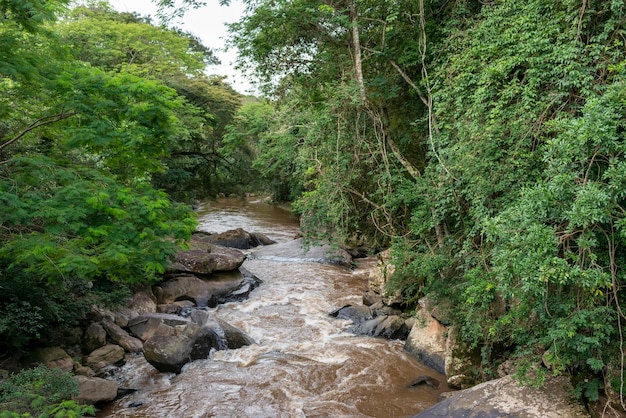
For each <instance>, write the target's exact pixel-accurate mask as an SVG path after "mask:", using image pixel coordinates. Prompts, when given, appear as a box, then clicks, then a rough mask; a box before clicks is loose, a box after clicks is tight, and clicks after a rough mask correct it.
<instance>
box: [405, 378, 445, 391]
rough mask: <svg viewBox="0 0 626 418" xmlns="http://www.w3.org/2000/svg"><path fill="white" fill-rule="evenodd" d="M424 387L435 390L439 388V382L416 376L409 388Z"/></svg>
mask: <svg viewBox="0 0 626 418" xmlns="http://www.w3.org/2000/svg"><path fill="white" fill-rule="evenodd" d="M424 385H425V386H430V387H431V388H433V389H437V388H438V387H439V380H437V379H435V378H434V377H431V376H418V377H417V378H416V379H415V380H414V381H413V383H411V384H410V385H409V386H410V387H416V386H424Z"/></svg>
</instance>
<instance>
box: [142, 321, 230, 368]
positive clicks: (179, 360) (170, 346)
mask: <svg viewBox="0 0 626 418" xmlns="http://www.w3.org/2000/svg"><path fill="white" fill-rule="evenodd" d="M217 346H218V337H217V335H216V334H215V331H214V330H212V329H210V328H208V327H201V326H200V325H198V324H196V323H193V322H189V323H188V324H187V325H185V326H184V327H180V326H179V327H169V326H167V325H163V324H162V325H161V326H160V327H159V329H158V330H157V332H155V334H154V335H153V336H152V337H150V339H148V341H146V342H145V343H144V350H143V355H144V357H145V359H146V361H148V363H150V364H151V365H152V366H154V367H155V368H156V369H157V370H158V371H160V372H170V373H179V372H180V370H181V369H182V367H183V366H184V365H185V364H187V363H188V362H189V361H193V360H197V359H201V358H207V357H208V355H209V353H210V352H211V349H212V348H218V347H217Z"/></svg>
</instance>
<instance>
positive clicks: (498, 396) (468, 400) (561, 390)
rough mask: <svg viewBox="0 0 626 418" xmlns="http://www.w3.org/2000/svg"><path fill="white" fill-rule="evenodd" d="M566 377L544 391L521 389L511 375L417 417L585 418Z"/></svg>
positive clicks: (548, 383) (551, 379) (552, 380)
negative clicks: (573, 397)
mask: <svg viewBox="0 0 626 418" xmlns="http://www.w3.org/2000/svg"><path fill="white" fill-rule="evenodd" d="M570 391H571V386H570V385H569V382H568V380H567V379H566V378H564V377H558V378H554V377H548V378H547V379H546V383H545V385H544V387H543V388H541V389H536V388H533V387H527V386H526V387H525V386H520V384H519V383H518V382H517V381H515V380H514V379H513V378H512V377H511V376H505V377H503V378H500V379H496V380H491V381H488V382H485V383H482V384H480V385H477V386H474V387H472V388H469V389H465V390H461V391H458V392H455V393H454V394H452V395H450V396H448V397H446V399H445V400H443V401H441V402H439V403H437V404H435V405H434V406H433V407H431V408H429V409H427V410H425V411H422V412H420V413H419V414H417V415H415V416H414V418H434V417H446V418H461V417H462V418H492V417H493V418H501V417H516V418H562V417H568V418H583V417H588V416H589V414H588V413H587V412H586V411H585V408H584V406H583V405H582V404H580V403H577V402H574V401H573V400H571V399H570V395H569V394H570Z"/></svg>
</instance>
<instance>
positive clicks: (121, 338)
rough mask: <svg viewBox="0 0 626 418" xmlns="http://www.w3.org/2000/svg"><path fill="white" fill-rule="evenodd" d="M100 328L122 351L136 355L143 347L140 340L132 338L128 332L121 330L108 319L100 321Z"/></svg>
mask: <svg viewBox="0 0 626 418" xmlns="http://www.w3.org/2000/svg"><path fill="white" fill-rule="evenodd" d="M102 326H103V328H104V329H105V330H106V332H107V334H109V337H111V340H112V341H113V342H114V343H115V344H117V345H119V346H121V347H122V348H124V350H126V351H128V352H130V353H136V352H139V351H141V349H142V347H143V343H142V342H141V340H140V339H138V338H135V337H132V336H131V335H130V334H129V333H128V332H126V331H125V330H123V329H122V328H121V327H120V326H119V325H117V324H116V323H115V322H112V321H110V320H108V319H103V320H102Z"/></svg>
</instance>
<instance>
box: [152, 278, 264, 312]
mask: <svg viewBox="0 0 626 418" xmlns="http://www.w3.org/2000/svg"><path fill="white" fill-rule="evenodd" d="M260 282H261V281H260V280H258V279H256V278H255V277H254V276H249V275H243V274H242V273H241V272H240V271H236V272H230V273H221V274H216V275H213V276H211V277H210V278H207V279H200V278H198V277H196V276H192V275H183V276H177V277H174V278H173V279H171V280H168V281H167V282H165V283H163V284H161V286H160V287H158V288H157V289H156V294H157V296H158V301H159V304H160V305H170V304H172V303H175V302H179V301H183V300H188V301H192V302H193V303H194V304H195V305H196V306H198V307H205V306H210V307H215V306H217V304H218V303H225V302H232V301H237V300H243V299H245V298H247V297H248V294H249V293H250V291H251V290H252V289H254V288H255V287H257V286H258V285H259V283H260Z"/></svg>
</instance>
